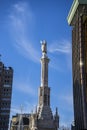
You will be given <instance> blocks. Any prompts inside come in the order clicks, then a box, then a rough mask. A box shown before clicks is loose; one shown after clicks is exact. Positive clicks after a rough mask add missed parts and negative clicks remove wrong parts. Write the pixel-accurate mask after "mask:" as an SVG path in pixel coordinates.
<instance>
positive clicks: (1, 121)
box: [0, 61, 13, 130]
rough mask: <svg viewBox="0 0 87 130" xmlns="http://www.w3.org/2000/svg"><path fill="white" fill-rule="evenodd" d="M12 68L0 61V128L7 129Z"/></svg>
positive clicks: (1, 129)
mask: <svg viewBox="0 0 87 130" xmlns="http://www.w3.org/2000/svg"><path fill="white" fill-rule="evenodd" d="M12 79H13V69H12V68H11V67H5V66H4V64H3V63H2V62H1V61H0V130H8V127H9V118H10V106H11V95H12Z"/></svg>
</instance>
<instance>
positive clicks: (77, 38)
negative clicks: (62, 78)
mask: <svg viewBox="0 0 87 130" xmlns="http://www.w3.org/2000/svg"><path fill="white" fill-rule="evenodd" d="M68 23H69V25H71V26H72V72H73V102H74V121H75V130H80V129H81V130H84V129H87V0H74V1H73V4H72V7H71V9H70V12H69V15H68Z"/></svg>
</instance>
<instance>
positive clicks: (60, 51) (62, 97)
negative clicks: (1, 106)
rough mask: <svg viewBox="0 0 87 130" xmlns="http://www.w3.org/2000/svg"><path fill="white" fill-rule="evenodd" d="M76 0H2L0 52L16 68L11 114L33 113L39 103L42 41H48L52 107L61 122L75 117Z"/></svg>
mask: <svg viewBox="0 0 87 130" xmlns="http://www.w3.org/2000/svg"><path fill="white" fill-rule="evenodd" d="M72 2H73V0H63V1H62V0H61V1H59V0H55V1H54V0H37V1H36V0H0V53H1V55H2V57H1V60H2V62H4V64H5V65H6V66H12V67H13V69H14V77H13V93H12V107H11V115H13V114H15V113H16V112H20V105H21V104H22V105H23V112H31V111H32V110H34V109H35V106H36V105H37V104H38V88H39V86H40V80H41V79H40V73H41V66H40V58H41V44H40V41H41V40H44V39H45V40H46V41H47V47H48V56H49V58H50V63H49V87H51V108H52V111H53V113H54V112H55V108H56V107H58V111H59V116H60V125H67V126H70V124H71V122H72V120H73V105H72V104H73V103H72V102H73V101H72V58H71V57H72V56H71V53H72V51H71V27H69V25H68V23H67V15H68V12H69V9H70V7H71V4H72Z"/></svg>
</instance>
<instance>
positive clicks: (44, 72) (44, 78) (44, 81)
mask: <svg viewBox="0 0 87 130" xmlns="http://www.w3.org/2000/svg"><path fill="white" fill-rule="evenodd" d="M41 50H42V57H41V87H47V86H48V63H49V58H48V57H47V42H46V41H45V40H43V41H41Z"/></svg>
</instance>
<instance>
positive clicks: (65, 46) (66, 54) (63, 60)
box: [48, 40, 72, 72]
mask: <svg viewBox="0 0 87 130" xmlns="http://www.w3.org/2000/svg"><path fill="white" fill-rule="evenodd" d="M48 51H49V52H50V53H49V54H50V57H51V60H52V62H51V65H50V66H51V67H52V68H54V69H55V70H58V71H61V72H65V71H66V70H65V68H66V69H68V70H70V71H71V56H72V49H71V43H70V42H69V41H68V40H61V41H58V40H56V41H54V42H52V43H51V44H50V45H49V46H48ZM57 55H58V58H57V59H56V58H55V57H56V56H57Z"/></svg>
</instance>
